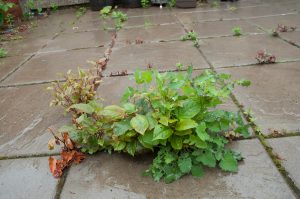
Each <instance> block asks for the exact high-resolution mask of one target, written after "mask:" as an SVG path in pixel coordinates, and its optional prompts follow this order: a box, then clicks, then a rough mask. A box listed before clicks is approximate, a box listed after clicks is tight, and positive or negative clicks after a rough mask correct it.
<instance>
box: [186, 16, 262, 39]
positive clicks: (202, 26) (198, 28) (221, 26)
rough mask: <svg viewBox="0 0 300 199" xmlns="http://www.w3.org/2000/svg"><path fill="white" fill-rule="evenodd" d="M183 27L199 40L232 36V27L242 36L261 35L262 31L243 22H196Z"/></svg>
mask: <svg viewBox="0 0 300 199" xmlns="http://www.w3.org/2000/svg"><path fill="white" fill-rule="evenodd" d="M185 27H186V28H187V29H188V30H194V31H195V32H197V33H198V35H199V37H200V38H206V37H219V36H229V35H233V32H232V29H233V28H234V27H240V28H241V32H242V34H255V33H263V31H261V30H259V29H258V28H257V27H255V26H254V25H251V24H249V23H247V22H246V21H244V20H225V21H210V22H197V23H193V24H186V25H185Z"/></svg>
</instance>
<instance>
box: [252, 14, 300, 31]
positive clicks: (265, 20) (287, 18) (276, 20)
mask: <svg viewBox="0 0 300 199" xmlns="http://www.w3.org/2000/svg"><path fill="white" fill-rule="evenodd" d="M247 21H248V22H250V23H252V24H256V25H258V26H260V27H262V28H263V29H265V30H275V29H277V27H278V25H284V26H288V27H296V28H300V14H288V15H280V16H272V17H262V18H257V19H248V20H247Z"/></svg>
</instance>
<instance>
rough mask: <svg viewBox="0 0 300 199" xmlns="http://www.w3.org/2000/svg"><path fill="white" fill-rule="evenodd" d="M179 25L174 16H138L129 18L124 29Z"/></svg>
mask: <svg viewBox="0 0 300 199" xmlns="http://www.w3.org/2000/svg"><path fill="white" fill-rule="evenodd" d="M170 23H178V20H177V19H176V17H175V16H173V15H171V14H170V15H149V16H147V15H146V16H137V17H129V18H128V20H127V21H126V22H125V23H124V27H131V26H132V27H134V26H145V25H147V24H149V25H150V24H151V25H159V24H170Z"/></svg>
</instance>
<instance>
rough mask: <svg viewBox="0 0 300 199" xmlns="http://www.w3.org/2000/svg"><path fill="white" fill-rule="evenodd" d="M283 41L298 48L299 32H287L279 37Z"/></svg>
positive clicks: (299, 42)
mask: <svg viewBox="0 0 300 199" xmlns="http://www.w3.org/2000/svg"><path fill="white" fill-rule="evenodd" d="M280 36H281V37H282V38H283V39H285V40H287V41H289V42H291V43H293V44H296V45H297V46H298V47H299V48H300V32H299V31H296V32H288V33H284V34H281V35H280Z"/></svg>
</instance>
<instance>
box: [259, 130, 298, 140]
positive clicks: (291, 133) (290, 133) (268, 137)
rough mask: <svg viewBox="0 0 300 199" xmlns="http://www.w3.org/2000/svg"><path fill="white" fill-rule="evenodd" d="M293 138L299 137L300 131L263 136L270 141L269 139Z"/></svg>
mask: <svg viewBox="0 0 300 199" xmlns="http://www.w3.org/2000/svg"><path fill="white" fill-rule="evenodd" d="M294 136H300V131H296V132H283V133H279V134H269V135H264V138H265V139H270V138H284V137H294Z"/></svg>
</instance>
